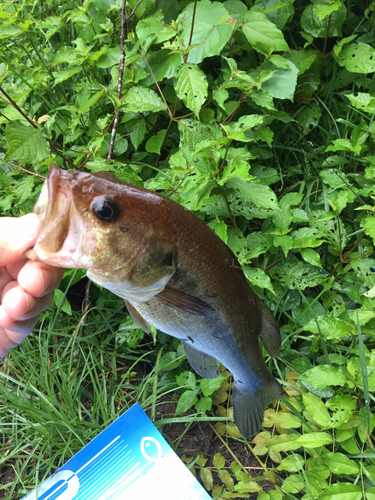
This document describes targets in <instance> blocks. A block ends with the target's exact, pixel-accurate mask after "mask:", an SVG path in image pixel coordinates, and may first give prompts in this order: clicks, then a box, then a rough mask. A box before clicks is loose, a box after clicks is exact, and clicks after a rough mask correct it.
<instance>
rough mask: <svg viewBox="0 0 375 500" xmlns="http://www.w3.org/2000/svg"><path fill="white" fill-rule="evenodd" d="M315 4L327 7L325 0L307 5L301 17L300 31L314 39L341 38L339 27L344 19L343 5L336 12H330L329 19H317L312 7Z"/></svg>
mask: <svg viewBox="0 0 375 500" xmlns="http://www.w3.org/2000/svg"><path fill="white" fill-rule="evenodd" d="M316 4H323V5H327V4H326V2H325V0H318V1H317V2H315V3H314V4H310V5H308V6H307V7H306V8H305V9H304V11H303V14H302V16H301V27H302V29H303V30H304V31H306V32H307V33H310V34H311V35H312V36H313V37H315V38H316V37H318V38H325V37H326V36H328V37H334V36H341V27H342V25H343V23H344V21H345V19H346V12H347V10H346V7H345V5H344V4H341V6H340V7H339V8H338V9H337V10H336V11H334V12H332V14H331V17H325V18H324V19H319V17H318V16H316V15H315V14H314V7H315V5H316ZM327 31H328V34H327Z"/></svg>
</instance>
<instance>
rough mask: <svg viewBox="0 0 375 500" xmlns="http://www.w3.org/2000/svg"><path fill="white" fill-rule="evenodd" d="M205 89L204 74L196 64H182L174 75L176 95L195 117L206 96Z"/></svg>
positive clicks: (206, 85) (206, 86) (205, 80)
mask: <svg viewBox="0 0 375 500" xmlns="http://www.w3.org/2000/svg"><path fill="white" fill-rule="evenodd" d="M207 89H208V84H207V79H206V76H205V74H204V73H203V71H202V70H201V69H199V68H198V66H197V65H196V64H192V63H189V64H184V65H183V66H182V67H181V69H180V70H179V72H178V73H177V75H176V77H175V90H176V94H177V97H178V98H179V99H181V100H182V101H184V103H185V106H186V107H187V108H189V109H191V110H192V111H193V112H194V113H195V115H196V116H197V117H199V111H200V110H201V107H202V105H203V103H204V101H205V100H206V98H207Z"/></svg>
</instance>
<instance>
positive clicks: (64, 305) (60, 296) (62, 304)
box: [54, 288, 72, 316]
mask: <svg viewBox="0 0 375 500" xmlns="http://www.w3.org/2000/svg"><path fill="white" fill-rule="evenodd" d="M54 301H55V304H56V307H59V308H60V309H61V311H63V312H64V313H66V314H69V315H70V316H71V315H72V308H71V307H70V304H69V302H68V299H67V298H66V297H65V294H64V292H63V291H62V290H59V289H58V288H55V291H54Z"/></svg>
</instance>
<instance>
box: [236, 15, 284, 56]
mask: <svg viewBox="0 0 375 500" xmlns="http://www.w3.org/2000/svg"><path fill="white" fill-rule="evenodd" d="M242 31H243V33H244V35H245V36H246V38H247V41H248V42H249V43H250V44H251V45H252V47H253V48H254V49H255V50H256V51H257V52H260V53H262V54H264V55H265V56H268V55H271V54H272V52H275V51H284V50H289V47H288V44H287V43H286V41H285V39H284V35H283V34H282V32H281V31H280V30H279V29H278V28H277V27H276V26H275V25H274V24H273V23H271V21H269V20H268V18H267V16H266V15H265V14H262V13H261V12H257V11H256V10H254V8H253V9H251V10H250V11H249V12H248V13H247V14H246V15H245V18H244V24H243V25H242Z"/></svg>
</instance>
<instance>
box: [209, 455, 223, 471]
mask: <svg viewBox="0 0 375 500" xmlns="http://www.w3.org/2000/svg"><path fill="white" fill-rule="evenodd" d="M212 465H213V466H214V467H216V469H222V468H223V467H224V466H225V458H224V457H223V455H222V454H221V453H216V454H215V455H214V458H213V459H212Z"/></svg>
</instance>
